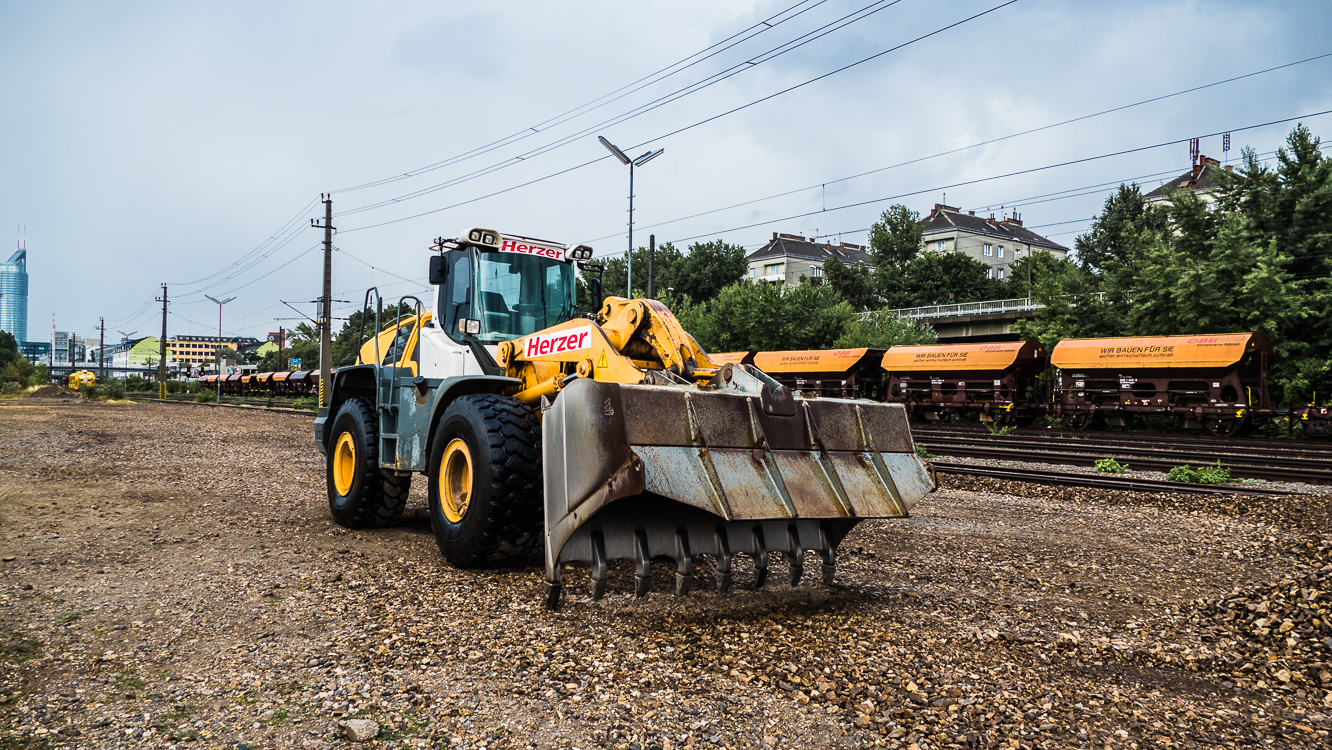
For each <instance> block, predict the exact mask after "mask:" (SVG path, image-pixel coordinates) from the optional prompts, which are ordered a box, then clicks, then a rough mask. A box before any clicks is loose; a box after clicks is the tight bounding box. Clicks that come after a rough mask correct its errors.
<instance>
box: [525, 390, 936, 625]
mask: <svg viewBox="0 0 1332 750" xmlns="http://www.w3.org/2000/svg"><path fill="white" fill-rule="evenodd" d="M666 380H669V378H665V379H662V382H665V381H666ZM542 442H543V453H544V456H545V459H544V462H545V463H544V475H545V512H546V519H545V520H546V524H545V534H546V539H545V541H546V577H547V602H548V604H550V605H551V606H554V605H555V604H556V603H557V602H558V600H559V595H560V589H561V574H562V568H563V566H564V564H565V563H567V562H573V561H582V562H586V563H589V564H590V566H591V569H592V572H591V593H592V596H593V598H600V597H601V596H602V595H603V594H604V592H605V587H606V572H607V562H608V561H609V560H612V559H618V558H624V559H629V560H632V561H633V562H634V564H635V567H636V575H635V593H637V594H638V595H640V596H641V595H643V594H646V593H647V588H648V580H649V576H650V564H651V560H652V559H653V558H655V557H659V556H667V557H670V558H673V559H674V560H675V561H676V563H677V566H678V568H677V573H676V579H675V589H676V593H677V594H684V593H687V592H688V591H689V589H690V588H691V587H692V583H693V578H692V576H693V556H694V555H710V556H712V557H713V558H714V559H715V560H716V561H717V586H718V588H719V589H722V590H725V589H726V588H728V587H729V586H730V584H731V563H732V559H733V557H734V556H735V555H736V554H746V555H750V556H751V557H752V558H753V560H754V565H755V569H756V578H757V581H756V583H758V584H759V585H761V584H762V582H763V580H764V579H765V578H766V575H767V562H768V553H769V552H781V553H783V554H784V556H785V557H786V559H787V560H788V561H789V562H790V568H791V577H792V584H795V583H797V582H798V581H799V578H800V576H801V575H802V574H803V568H802V561H803V557H804V552H805V551H810V550H816V551H818V552H819V554H820V556H821V558H822V573H823V579H824V581H825V582H826V583H831V582H832V578H833V574H834V566H835V558H834V552H835V550H836V548H837V545H838V544H839V543H840V542H841V540H842V538H843V537H845V536H846V535H847V533H849V532H850V531H851V529H852V528H853V527H854V526H855V525H856V524H857V523H859V522H860V521H861V520H863V519H866V518H903V517H906V516H907V514H908V512H909V511H910V509H911V507H912V506H913V505H914V504H915V503H916V501H918V500H919V499H920V498H921V497H923V496H924V495H925V494H926V493H929V492H932V491H933V490H934V488H935V486H936V484H935V481H934V477H933V475H932V474H931V472H930V471H929V469H927V467H926V466H925V464H924V463H923V462H922V461H921V460H920V459H919V458H918V457H917V455H916V452H915V446H914V444H913V443H912V440H911V433H910V430H909V428H908V426H907V415H906V412H905V411H904V409H903V407H902V406H900V405H897V404H882V403H874V402H869V401H853V400H846V399H823V398H819V399H804V398H796V397H795V396H793V394H792V393H791V391H790V390H789V389H786V388H783V387H782V386H780V385H779V384H777V383H776V382H775V381H773V380H771V379H770V378H768V377H767V376H766V375H764V374H763V373H761V372H759V371H757V370H754V369H753V368H752V367H748V366H743V365H734V364H727V365H724V366H723V367H722V368H721V370H720V371H719V372H718V374H717V376H716V377H714V378H713V379H712V381H711V382H709V383H708V384H707V385H706V386H703V387H699V386H695V385H690V384H684V383H680V384H675V383H672V384H666V385H647V384H636V385H626V384H618V383H603V382H597V381H594V380H592V379H588V378H582V379H578V380H575V381H573V382H572V383H570V385H569V386H568V387H567V388H565V389H564V390H563V391H562V392H561V393H560V395H559V397H558V398H557V399H556V400H555V403H554V404H552V405H551V406H550V408H549V410H548V411H546V413H545V416H544V419H543V424H542Z"/></svg>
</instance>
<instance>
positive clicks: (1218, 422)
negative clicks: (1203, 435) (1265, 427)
mask: <svg viewBox="0 0 1332 750" xmlns="http://www.w3.org/2000/svg"><path fill="white" fill-rule="evenodd" d="M1248 421H1249V420H1248V418H1247V417H1246V418H1241V419H1236V418H1234V417H1228V418H1222V417H1215V418H1213V419H1206V420H1203V426H1204V427H1206V428H1207V431H1208V432H1210V433H1212V434H1213V435H1216V436H1217V437H1219V438H1228V437H1233V436H1235V435H1238V434H1239V433H1240V432H1242V431H1243V430H1244V427H1245V424H1246V423H1247V422H1248Z"/></svg>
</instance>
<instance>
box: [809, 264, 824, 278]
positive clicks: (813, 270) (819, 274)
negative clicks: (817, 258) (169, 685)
mask: <svg viewBox="0 0 1332 750" xmlns="http://www.w3.org/2000/svg"><path fill="white" fill-rule="evenodd" d="M809 275H810V276H813V277H814V278H816V279H820V278H823V267H822V266H810V267H809Z"/></svg>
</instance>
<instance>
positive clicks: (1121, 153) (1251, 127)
mask: <svg viewBox="0 0 1332 750" xmlns="http://www.w3.org/2000/svg"><path fill="white" fill-rule="evenodd" d="M1327 114H1332V110H1323V111H1321V112H1311V113H1308V114H1303V115H1298V116H1295V117H1285V118H1282V119H1279V120H1271V121H1269V122H1264V123H1259V124H1256V125H1246V126H1244V127H1239V128H1228V129H1226V130H1221V131H1217V132H1215V133H1208V134H1206V135H1203V136H1198V137H1201V138H1210V137H1213V136H1217V135H1221V134H1222V133H1240V132H1244V131H1246V130H1254V129H1257V128H1263V127H1269V126H1271V125H1279V124H1282V123H1287V122H1293V121H1296V120H1303V119H1308V118H1312V117H1321V116H1323V115H1327ZM1190 140H1192V138H1176V139H1174V140H1170V141H1162V142H1161V143H1154V144H1151V145H1149V146H1138V147H1136V148H1129V149H1122V150H1119V151H1112V152H1109V153H1105V154H1098V155H1096V156H1087V157H1083V158H1081V159H1072V160H1069V161H1062V162H1057V163H1055V164H1047V165H1045V166H1041V167H1032V168H1030V169H1021V170H1018V171H1015V172H1005V173H1003V174H998V175H991V176H989V177H978V178H976V179H972V180H963V181H961V182H954V183H950V184H947V185H937V186H935V187H931V188H926V189H923V190H912V191H909V192H905V193H898V194H896V195H889V196H884V197H882V198H871V199H869V200H863V201H856V202H855V203H848V204H845V205H841V206H834V207H832V208H828V209H820V210H818V211H806V212H803V213H799V214H793V215H791V216H784V217H781V218H777V219H765V220H764V221H760V222H755V223H753V224H746V225H744V226H737V227H730V228H727V229H721V230H717V231H713V232H705V233H703V234H697V235H693V236H690V237H680V238H676V239H672V240H669V241H670V242H673V243H674V242H688V241H689V240H695V239H700V238H703V237H715V236H717V235H719V234H723V233H725V232H738V231H740V230H742V229H752V228H754V227H760V226H763V225H765V224H775V223H777V222H779V221H790V220H792V219H803V218H805V217H808V216H814V215H816V214H821V213H831V212H833V211H842V210H845V209H848V208H857V207H860V206H868V205H872V204H875V203H883V202H885V201H890V200H897V199H899V198H907V197H910V196H913V195H921V194H923V193H937V192H940V191H942V190H950V189H952V188H956V187H963V186H966V185H975V184H978V183H982V182H990V181H993V180H1001V179H1004V178H1007V177H1017V176H1019V175H1024V174H1032V173H1034V172H1043V171H1045V170H1049V169H1058V168H1059V167H1067V166H1072V165H1074V164H1084V163H1086V162H1090V161H1098V160H1100V159H1109V158H1112V157H1115V156H1124V155H1126V154H1133V153H1138V152H1140V151H1149V150H1151V149H1156V148H1163V147H1165V146H1174V145H1178V144H1180V143H1186V142H1188V141H1190ZM616 254H617V253H608V254H606V255H607V256H613V255H616ZM599 257H605V256H599Z"/></svg>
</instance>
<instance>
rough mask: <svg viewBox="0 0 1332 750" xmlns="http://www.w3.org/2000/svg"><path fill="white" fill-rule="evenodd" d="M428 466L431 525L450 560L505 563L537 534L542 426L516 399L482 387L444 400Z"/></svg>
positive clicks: (525, 549)
mask: <svg viewBox="0 0 1332 750" xmlns="http://www.w3.org/2000/svg"><path fill="white" fill-rule="evenodd" d="M446 454H448V461H449V465H448V466H445V465H444V464H445V460H446V458H445V457H446ZM464 462H465V464H464ZM428 468H429V472H428V473H429V476H430V492H429V495H430V526H431V528H433V529H434V531H435V542H436V543H437V544H438V545H439V551H440V553H442V554H443V555H444V559H446V560H448V561H449V562H450V563H452V564H453V565H456V566H458V567H460V568H476V567H489V566H496V565H506V564H509V563H513V562H516V561H518V560H520V559H522V558H523V557H525V556H526V555H527V554H528V553H529V552H530V551H531V550H532V548H533V547H535V546H536V545H537V544H538V543H539V542H540V541H541V530H542V522H543V518H542V511H543V508H542V502H541V493H542V485H541V428H540V426H539V425H538V424H537V420H536V415H534V414H533V413H532V410H531V409H530V408H528V407H527V406H526V405H525V404H523V403H522V402H521V401H519V400H517V399H515V398H511V397H509V396H499V395H495V394H490V393H483V394H477V395H473V396H462V397H460V398H458V399H457V400H456V401H454V402H453V403H452V404H449V407H448V408H447V409H446V410H445V411H444V415H443V416H442V417H441V418H440V423H439V428H438V429H437V430H436V432H435V437H434V442H433V443H432V445H431V448H430V464H429V467H428ZM464 468H465V469H466V472H465V473H466V478H465V479H464V478H463V470H464ZM446 496H447V497H446Z"/></svg>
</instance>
